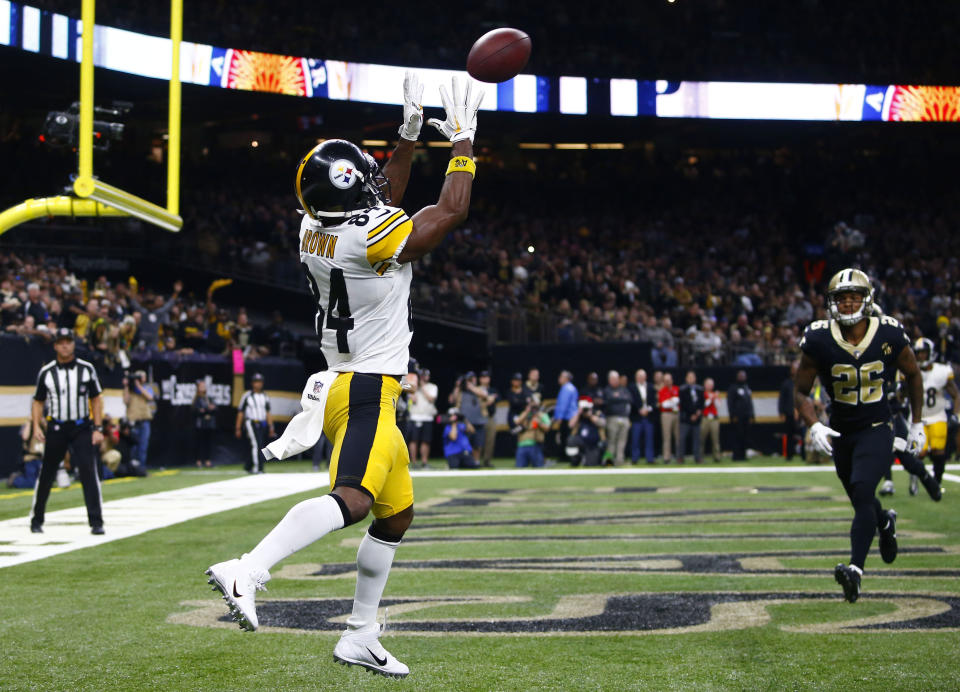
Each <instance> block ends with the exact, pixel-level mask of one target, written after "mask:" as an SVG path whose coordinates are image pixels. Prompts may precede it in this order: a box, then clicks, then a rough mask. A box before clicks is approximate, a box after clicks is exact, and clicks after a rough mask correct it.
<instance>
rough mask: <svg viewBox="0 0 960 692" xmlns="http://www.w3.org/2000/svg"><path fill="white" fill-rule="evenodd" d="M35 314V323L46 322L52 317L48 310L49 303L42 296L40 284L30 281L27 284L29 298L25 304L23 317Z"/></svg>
mask: <svg viewBox="0 0 960 692" xmlns="http://www.w3.org/2000/svg"><path fill="white" fill-rule="evenodd" d="M27 315H32V316H33V321H34V324H46V323H47V320H48V319H49V317H50V313H49V312H47V304H46V303H45V302H44V301H43V298H41V296H40V284H38V283H30V284H28V285H27V300H26V302H25V303H24V304H23V317H26V316H27Z"/></svg>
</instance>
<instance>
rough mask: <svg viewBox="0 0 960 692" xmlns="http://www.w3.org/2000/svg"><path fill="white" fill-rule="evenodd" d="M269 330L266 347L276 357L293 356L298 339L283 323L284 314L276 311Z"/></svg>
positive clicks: (272, 316)
mask: <svg viewBox="0 0 960 692" xmlns="http://www.w3.org/2000/svg"><path fill="white" fill-rule="evenodd" d="M270 320H271V321H270V326H269V327H268V328H267V330H266V331H267V333H266V338H265V341H266V345H267V346H268V348H269V349H270V353H271V354H272V355H275V356H292V355H294V352H295V351H296V339H295V338H294V336H293V334H292V333H291V332H290V330H289V329H287V327H286V325H285V324H284V322H283V314H282V313H281V312H280V311H279V310H274V311H273V314H272V315H271V318H270Z"/></svg>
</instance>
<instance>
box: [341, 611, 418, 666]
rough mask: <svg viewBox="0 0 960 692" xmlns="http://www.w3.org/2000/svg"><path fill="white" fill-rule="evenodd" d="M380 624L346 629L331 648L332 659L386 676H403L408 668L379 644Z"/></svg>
mask: <svg viewBox="0 0 960 692" xmlns="http://www.w3.org/2000/svg"><path fill="white" fill-rule="evenodd" d="M379 637H380V625H379V624H373V625H370V626H369V627H364V628H363V629H359V630H346V631H345V632H344V633H343V635H342V636H341V637H340V641H338V642H337V645H336V646H335V647H334V649H333V660H334V661H336V662H337V663H340V664H342V665H348V666H363V667H364V668H366V669H367V670H370V671H372V672H374V673H377V674H378V675H383V676H386V677H388V678H405V677H407V675H408V674H409V673H410V669H409V668H407V666H405V665H404V664H403V663H401V662H400V661H398V660H397V659H396V658H395V657H394V656H393V654H391V653H390V652H389V651H387V650H386V649H384V648H383V645H381V644H380V639H379Z"/></svg>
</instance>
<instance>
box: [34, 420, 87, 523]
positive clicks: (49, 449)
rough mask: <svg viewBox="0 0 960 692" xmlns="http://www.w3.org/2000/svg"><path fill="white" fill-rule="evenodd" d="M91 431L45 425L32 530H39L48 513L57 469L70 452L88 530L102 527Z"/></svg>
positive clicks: (61, 425) (69, 426) (77, 427)
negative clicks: (48, 501)
mask: <svg viewBox="0 0 960 692" xmlns="http://www.w3.org/2000/svg"><path fill="white" fill-rule="evenodd" d="M92 433H93V429H92V428H91V427H90V425H89V424H85V425H77V424H76V423H69V422H68V423H54V422H50V423H49V424H48V425H47V442H46V445H45V446H44V448H43V463H42V464H41V466H40V477H39V478H38V479H37V487H36V489H35V490H34V493H33V511H32V513H31V516H30V524H31V525H32V526H42V525H43V519H44V514H45V513H46V509H47V499H48V498H49V497H50V488H51V487H52V486H53V481H54V479H55V478H56V477H57V469H58V468H60V462H61V461H63V458H64V456H65V455H66V453H67V450H68V449H69V450H70V465H71V466H72V467H73V468H75V469H76V470H77V473H78V474H79V475H80V482H81V483H82V484H83V500H84V502H86V504H87V520H88V521H89V522H90V526H103V511H102V510H101V507H100V504H101V499H100V476H99V474H98V473H97V461H96V459H94V453H93V441H92V440H91V439H90V436H91V435H92Z"/></svg>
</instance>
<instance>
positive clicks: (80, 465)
mask: <svg viewBox="0 0 960 692" xmlns="http://www.w3.org/2000/svg"><path fill="white" fill-rule="evenodd" d="M74 348H75V343H74V340H73V332H72V331H71V330H70V329H67V328H66V327H63V328H61V329H58V330H57V338H56V341H55V342H54V344H53V350H54V351H56V354H57V358H56V360H52V361H50V362H49V363H47V364H46V365H44V366H43V367H42V368H40V374H39V375H38V376H37V392H36V394H34V396H33V406H32V408H31V414H32V417H33V429H34V430H36V431H37V433H36V434H37V439H38V440H40V441H41V442H42V441H44V438H46V444H45V446H44V448H43V463H42V464H41V466H40V477H39V478H38V479H37V486H36V489H35V490H34V494H33V509H32V511H31V514H30V530H31V531H32V532H33V533H43V518H44V512H45V511H46V508H47V498H48V497H50V487H51V486H52V485H53V480H54V478H55V477H56V475H57V469H58V468H59V467H60V462H61V461H63V457H64V455H65V454H66V452H67V450H68V449H69V450H70V452H71V454H70V463H71V465H72V466H73V468H75V469H76V470H77V471H78V472H79V474H80V482H81V483H82V484H83V499H84V501H85V502H86V504H87V519H88V520H89V522H90V528H91V533H93V534H96V535H101V534H103V512H102V510H101V508H100V503H101V498H100V476H99V474H98V473H97V463H96V460H95V458H94V447H97V448H99V446H100V443H101V442H103V398H102V397H101V396H100V394H101V392H102V391H103V389H102V388H101V387H100V380H99V379H97V371H96V370H94V368H93V365H92V364H91V363H88V362H87V361H85V360H80V359H79V358H77V357H75V356H74V353H73V351H74ZM44 404H46V409H47V416H46V418H47V425H46V435H44V433H43V428H42V427H41V425H40V421H41V419H42V418H43V412H44V411H43V410H44ZM91 419H92V420H91Z"/></svg>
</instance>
